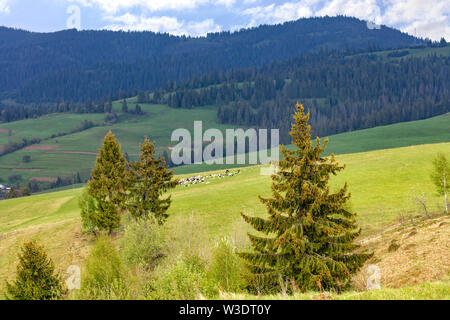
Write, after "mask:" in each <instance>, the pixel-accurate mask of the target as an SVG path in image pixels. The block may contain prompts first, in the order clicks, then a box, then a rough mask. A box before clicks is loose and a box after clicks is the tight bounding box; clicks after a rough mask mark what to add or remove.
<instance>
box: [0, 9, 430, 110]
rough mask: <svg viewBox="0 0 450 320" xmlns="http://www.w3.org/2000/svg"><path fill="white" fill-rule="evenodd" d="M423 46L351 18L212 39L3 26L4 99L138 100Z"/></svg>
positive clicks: (0, 80)
mask: <svg viewBox="0 0 450 320" xmlns="http://www.w3.org/2000/svg"><path fill="white" fill-rule="evenodd" d="M422 43H423V41H422V40H419V39H416V38H414V37H412V36H409V35H407V34H404V33H402V32H400V31H398V30H395V29H391V28H388V27H384V26H383V27H381V29H369V28H367V25H366V22H365V21H361V20H358V19H356V18H348V17H325V18H308V19H300V20H298V21H294V22H288V23H284V24H282V25H275V26H268V25H264V26H260V27H257V28H253V29H246V30H241V31H239V32H235V33H230V32H221V33H214V34H209V35H208V36H207V37H200V38H191V37H176V36H171V35H168V34H155V33H152V32H111V31H82V32H77V31H75V30H66V31H61V32H55V33H31V32H26V31H21V30H13V29H8V28H0V71H1V72H0V88H1V89H0V100H4V99H7V98H12V99H14V100H16V101H19V102H25V103H30V102H33V103H37V102H51V101H53V102H58V101H60V100H67V101H71V100H72V101H74V102H78V101H83V102H84V101H87V100H88V99H92V100H99V99H100V98H105V99H106V98H107V97H110V98H111V99H113V100H114V99H117V98H121V97H122V96H131V95H132V94H133V93H135V92H136V90H153V89H156V88H159V87H160V86H162V85H163V84H165V83H166V82H167V81H168V80H179V79H190V78H191V77H192V76H194V75H200V74H204V73H209V72H213V71H214V72H218V73H220V72H221V71H224V70H229V69H236V68H244V67H251V66H261V65H264V64H267V63H271V62H274V61H282V60H286V59H291V58H294V57H298V56H301V55H303V54H306V53H311V52H318V51H320V50H325V51H326V50H332V49H340V50H344V49H347V50H350V49H351V50H355V51H357V50H358V49H364V50H367V49H374V48H399V47H406V46H412V45H417V44H422Z"/></svg>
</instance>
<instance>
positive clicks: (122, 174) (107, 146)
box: [88, 131, 128, 233]
mask: <svg viewBox="0 0 450 320" xmlns="http://www.w3.org/2000/svg"><path fill="white" fill-rule="evenodd" d="M127 181H128V179H127V170H126V160H125V158H124V156H123V155H122V152H121V148H120V145H119V143H118V141H117V139H116V138H115V137H114V135H113V133H112V132H111V131H109V132H108V134H107V135H106V136H105V139H104V141H103V146H102V148H101V149H100V150H99V155H98V157H97V160H96V166H95V168H94V169H93V170H92V173H91V180H90V181H89V184H88V193H89V195H90V196H91V197H92V198H94V200H95V201H96V204H97V207H96V210H95V213H93V215H92V221H93V222H94V224H95V225H96V227H97V228H98V229H99V230H109V232H110V233H111V232H112V231H113V230H114V229H116V228H117V227H119V225H120V212H121V210H124V208H125V199H126V189H127Z"/></svg>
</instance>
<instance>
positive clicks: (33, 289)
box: [6, 241, 65, 300]
mask: <svg viewBox="0 0 450 320" xmlns="http://www.w3.org/2000/svg"><path fill="white" fill-rule="evenodd" d="M54 271H55V266H54V264H53V261H52V260H51V259H50V258H48V257H47V254H46V253H45V251H44V248H43V247H42V246H40V245H39V244H37V243H36V242H34V241H30V242H27V243H25V244H24V245H23V247H22V249H21V254H19V265H18V266H17V277H16V280H15V281H14V282H13V283H8V282H7V283H6V298H7V299H9V300H58V299H61V298H62V296H63V295H64V293H65V291H64V289H63V286H62V283H61V279H60V277H59V275H57V274H54Z"/></svg>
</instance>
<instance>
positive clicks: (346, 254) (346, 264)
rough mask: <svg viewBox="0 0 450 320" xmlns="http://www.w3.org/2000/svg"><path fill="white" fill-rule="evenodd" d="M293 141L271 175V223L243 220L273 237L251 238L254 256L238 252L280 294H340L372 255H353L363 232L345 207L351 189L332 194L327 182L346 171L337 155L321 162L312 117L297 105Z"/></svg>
mask: <svg viewBox="0 0 450 320" xmlns="http://www.w3.org/2000/svg"><path fill="white" fill-rule="evenodd" d="M296 109H297V112H296V113H295V116H294V119H295V124H293V125H292V130H291V137H292V142H293V144H294V145H295V146H296V150H288V149H286V148H284V147H283V146H282V147H281V152H282V154H283V156H284V159H283V160H281V161H280V163H279V172H278V173H277V174H276V175H273V176H272V180H273V184H272V193H273V198H268V199H264V198H262V197H260V200H261V202H262V203H263V204H265V205H266V207H267V211H268V214H269V217H268V219H263V218H257V217H249V216H246V215H244V214H242V216H243V218H244V220H245V221H246V222H247V223H249V224H251V225H252V226H253V228H255V229H256V230H257V231H259V232H261V233H263V234H265V235H267V236H269V237H261V236H256V235H251V234H249V238H250V241H251V244H252V246H253V249H254V252H247V253H240V256H241V257H242V258H243V259H244V260H245V261H246V263H247V264H248V265H249V267H250V269H251V271H252V273H253V275H252V276H251V277H250V278H252V277H253V278H254V279H256V278H259V279H261V278H262V279H263V281H264V283H265V285H266V287H268V288H274V289H277V290H280V289H281V290H283V291H287V290H288V285H291V290H301V291H307V290H322V289H326V290H338V291H339V290H342V289H343V288H344V287H345V286H346V285H347V284H348V282H349V280H350V277H351V274H353V273H355V272H356V271H357V270H358V269H359V268H360V267H361V266H362V265H363V263H364V262H365V261H366V260H367V259H368V258H370V257H371V254H365V253H361V254H360V253H354V250H355V249H357V248H358V245H356V244H354V243H353V240H354V239H355V238H356V237H358V235H359V234H360V229H358V228H357V225H356V222H355V214H354V213H352V212H349V211H348V210H346V209H345V207H344V206H345V204H346V202H347V201H348V200H349V198H350V195H349V194H347V186H344V187H343V188H342V189H340V190H339V191H338V192H337V193H330V189H329V187H328V181H329V179H330V176H331V175H336V174H337V173H338V172H340V171H341V170H343V169H344V167H343V166H340V165H339V164H338V163H337V162H336V160H335V158H334V156H333V155H332V156H331V157H330V158H328V159H327V158H323V157H322V156H321V154H322V153H323V152H324V148H325V146H326V144H327V141H325V143H324V144H323V145H322V144H321V142H320V139H319V138H317V141H316V144H315V145H313V143H312V141H311V133H310V131H311V127H310V126H309V125H308V120H309V113H308V114H306V115H305V113H304V108H303V106H302V105H299V104H297V106H296Z"/></svg>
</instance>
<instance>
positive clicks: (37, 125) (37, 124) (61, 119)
mask: <svg viewBox="0 0 450 320" xmlns="http://www.w3.org/2000/svg"><path fill="white" fill-rule="evenodd" d="M103 119H104V115H101V114H71V113H65V114H50V115H46V116H42V117H40V118H36V119H27V120H20V121H15V122H9V123H0V129H1V130H0V146H1V145H6V144H8V142H10V141H18V140H21V139H22V138H39V139H45V138H48V137H51V136H52V135H57V134H59V133H69V132H71V131H73V130H75V129H76V128H77V126H78V125H79V124H80V123H82V122H83V121H84V120H90V121H93V122H100V121H103ZM7 130H11V131H12V134H11V136H10V135H9V134H8V132H7ZM4 131H5V132H4Z"/></svg>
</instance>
